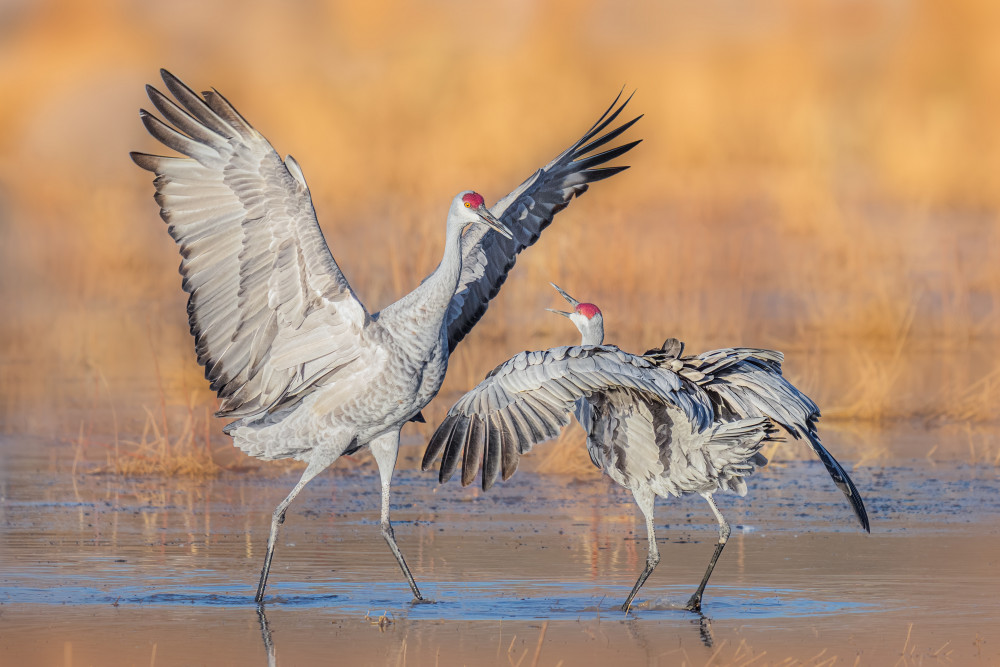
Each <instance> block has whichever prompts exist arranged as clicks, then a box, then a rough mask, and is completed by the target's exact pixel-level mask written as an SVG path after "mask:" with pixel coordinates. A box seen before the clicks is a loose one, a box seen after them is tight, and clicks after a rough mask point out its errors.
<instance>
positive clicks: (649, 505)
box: [622, 488, 660, 613]
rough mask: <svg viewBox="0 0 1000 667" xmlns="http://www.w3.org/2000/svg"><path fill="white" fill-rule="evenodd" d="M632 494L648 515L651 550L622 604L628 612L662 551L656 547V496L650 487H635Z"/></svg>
mask: <svg viewBox="0 0 1000 667" xmlns="http://www.w3.org/2000/svg"><path fill="white" fill-rule="evenodd" d="M632 495H633V496H635V504H636V505H638V506H639V509H640V510H641V511H642V515H643V516H644V517H646V537H648V538H649V552H648V553H647V554H646V567H645V569H643V571H642V574H640V575H639V578H638V579H637V580H636V582H635V586H633V587H632V592H631V593H629V594H628V598H627V599H626V600H625V604H623V605H622V611H624V612H625V613H628V610H629V607H631V606H632V600H633V598H635V595H636V593H638V592H639V589H640V588H642V585H643V584H644V583H646V579H647V578H648V577H649V575H650V574H652V572H653V570H654V569H656V566H657V565H658V564H659V562H660V551H659V549H657V548H656V535H655V534H654V529H653V505H654V504H655V501H656V496H654V495H653V492H652V491H650V490H649V489H646V488H643V489H633V490H632Z"/></svg>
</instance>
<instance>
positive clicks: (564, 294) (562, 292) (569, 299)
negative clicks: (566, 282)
mask: <svg viewBox="0 0 1000 667" xmlns="http://www.w3.org/2000/svg"><path fill="white" fill-rule="evenodd" d="M549 284H550V285H552V287H554V288H555V289H556V291H557V292H559V293H560V294H561V295H562V298H564V299H566V300H567V301H569V305H571V306H573V307H574V308H576V307H577V306H579V305H580V302H579V301H577V300H576V299H574V298H573V297H571V296H570V295H569V294H566V292H564V291H563V288H561V287H559V285H556V284H555V283H549ZM553 312H558V311H553ZM566 317H569V315H566Z"/></svg>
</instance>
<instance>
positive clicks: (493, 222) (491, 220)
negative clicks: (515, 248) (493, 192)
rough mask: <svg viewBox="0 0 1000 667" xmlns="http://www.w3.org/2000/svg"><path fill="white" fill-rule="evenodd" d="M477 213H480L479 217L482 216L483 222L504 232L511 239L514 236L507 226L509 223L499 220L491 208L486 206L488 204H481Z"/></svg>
mask: <svg viewBox="0 0 1000 667" xmlns="http://www.w3.org/2000/svg"><path fill="white" fill-rule="evenodd" d="M476 213H478V214H479V217H480V218H482V221H483V222H485V223H486V224H487V225H489V226H490V227H492V228H493V229H495V230H496V231H497V232H499V233H501V234H503V235H504V236H506V237H507V238H509V239H512V238H514V234H513V232H511V231H510V229H508V228H507V225H505V224H503V223H502V222H500V221H499V220H497V219H496V218H495V217H494V216H493V214H492V213H490V211H489V209H487V208H486V204H480V206H479V208H477V209H476Z"/></svg>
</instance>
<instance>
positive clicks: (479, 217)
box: [448, 190, 514, 239]
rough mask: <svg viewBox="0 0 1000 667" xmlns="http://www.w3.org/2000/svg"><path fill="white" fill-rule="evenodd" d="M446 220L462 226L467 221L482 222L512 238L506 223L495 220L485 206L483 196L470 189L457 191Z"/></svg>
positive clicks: (467, 222)
mask: <svg viewBox="0 0 1000 667" xmlns="http://www.w3.org/2000/svg"><path fill="white" fill-rule="evenodd" d="M448 222H449V224H451V223H455V224H459V225H461V226H462V227H463V228H464V227H465V226H466V225H468V224H469V223H483V224H485V225H488V226H489V227H490V228H491V229H495V230H496V231H497V232H498V233H499V234H502V235H504V236H506V237H507V238H509V239H512V238H514V234H513V233H512V232H511V231H510V229H509V228H508V227H507V225H505V224H503V223H502V222H500V221H499V220H497V218H496V216H494V215H493V214H492V213H490V210H489V209H488V208H486V201H485V200H484V199H483V196H482V195H481V194H479V193H478V192H473V191H472V190H466V191H465V192H460V193H458V195H457V196H456V197H455V201H454V202H452V205H451V212H450V213H449V215H448Z"/></svg>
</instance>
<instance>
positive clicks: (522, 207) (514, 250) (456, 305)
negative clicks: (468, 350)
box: [445, 94, 642, 351]
mask: <svg viewBox="0 0 1000 667" xmlns="http://www.w3.org/2000/svg"><path fill="white" fill-rule="evenodd" d="M620 99H621V95H620V94H619V96H618V97H617V98H615V101H614V102H613V103H612V104H611V106H610V107H609V108H608V110H607V111H605V112H604V115H602V116H601V118H600V119H599V120H598V121H597V123H595V124H594V126H593V127H592V128H590V130H588V131H587V133H586V134H585V135H583V137H582V138H581V139H580V140H579V141H577V142H576V143H575V144H573V145H572V146H570V147H569V148H568V149H566V150H565V151H563V152H562V153H560V154H559V155H558V156H557V157H556V158H555V159H554V160H552V161H551V162H550V163H549V164H547V165H546V166H545V167H543V168H542V169H539V170H538V171H537V172H536V173H535V174H533V175H532V176H531V177H530V178H529V179H528V180H526V181H525V182H524V183H522V184H521V185H520V186H518V187H517V189H515V190H514V191H513V192H511V193H510V194H508V195H507V196H506V197H504V198H503V199H501V200H500V201H499V202H497V203H496V204H495V205H494V206H493V207H492V208H491V209H490V212H491V213H493V215H495V216H496V217H498V218H499V219H500V220H501V221H502V222H503V223H504V224H505V225H507V227H508V228H510V230H511V231H512V232H513V233H514V238H513V239H507V238H505V237H503V236H501V235H500V234H498V233H497V232H495V231H493V230H492V229H490V228H489V227H487V226H485V225H473V226H472V227H471V228H470V229H469V231H467V232H466V234H465V236H463V237H462V275H461V277H460V279H459V282H458V288H457V289H456V290H455V296H454V297H453V298H452V300H451V304H450V305H449V307H448V313H447V315H446V319H445V324H446V326H447V328H448V349H449V351H453V350H454V349H455V346H456V345H458V343H459V342H460V341H461V340H462V339H463V338H465V336H466V334H468V333H469V331H470V330H471V329H472V327H473V326H475V324H476V322H478V321H479V319H480V318H481V317H482V316H483V314H484V313H485V312H486V308H487V306H488V305H489V302H490V300H491V299H492V298H493V297H495V296H496V295H497V293H498V292H499V291H500V287H501V285H503V283H504V281H505V280H506V279H507V274H508V273H509V272H510V270H511V268H513V266H514V262H515V261H516V259H517V255H518V253H520V252H521V251H522V250H524V249H525V248H527V247H528V246H530V245H532V244H534V243H535V241H537V240H538V237H539V235H540V234H541V233H542V230H544V229H545V228H546V227H548V226H549V224H550V223H551V222H552V218H553V217H555V215H556V213H558V212H559V211H561V210H563V209H564V208H566V206H567V205H568V204H569V202H570V200H571V199H572V198H573V197H575V196H579V195H581V194H583V193H584V192H586V191H587V187H588V185H589V184H590V183H594V182H596V181H600V180H603V179H605V178H608V177H610V176H614V175H615V174H617V173H619V172H621V171H624V170H625V169H628V167H625V166H620V167H601V166H600V165H602V164H604V163H606V162H609V161H611V160H613V159H615V158H617V157H619V156H621V155H623V154H625V153H626V152H628V151H629V150H631V149H632V148H633V147H634V146H635V145H636V144H638V143H639V141H632V142H630V143H627V144H623V145H621V146H617V147H615V148H611V149H609V150H606V151H603V152H601V153H597V154H595V155H590V153H592V152H593V151H594V150H596V149H597V148H599V147H601V146H603V145H605V144H607V143H608V142H610V141H612V140H614V139H616V138H617V137H618V136H619V135H620V134H622V133H623V132H625V131H626V130H627V129H629V128H630V127H632V125H633V124H634V123H635V122H636V121H637V120H639V118H641V117H642V116H639V117H637V118H633V119H632V120H630V121H628V122H627V123H624V124H622V125H620V126H618V127H617V128H615V129H613V130H610V131H608V132H607V133H606V134H604V135H603V136H600V137H598V135H599V134H600V133H601V132H603V131H604V130H605V128H607V126H608V125H609V124H611V123H613V122H614V121H615V119H617V118H618V116H619V114H621V112H622V109H624V108H625V105H626V104H628V102H629V100H630V99H632V98H631V97H629V99H627V100H625V101H624V102H622V104H621V105H620V106H619V105H618V101H619V100H620ZM595 137H597V138H596V139H595Z"/></svg>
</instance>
